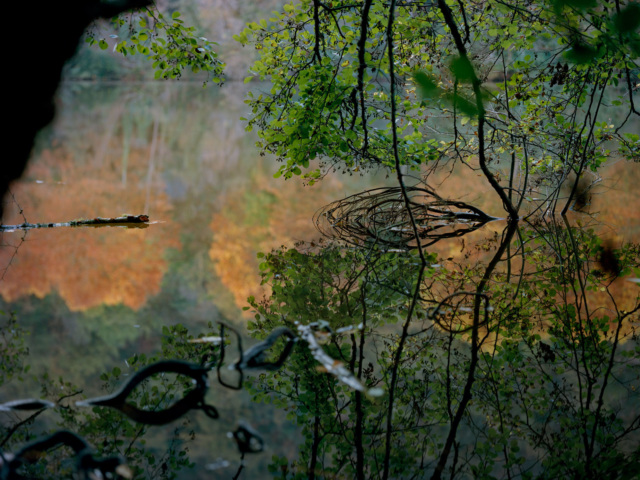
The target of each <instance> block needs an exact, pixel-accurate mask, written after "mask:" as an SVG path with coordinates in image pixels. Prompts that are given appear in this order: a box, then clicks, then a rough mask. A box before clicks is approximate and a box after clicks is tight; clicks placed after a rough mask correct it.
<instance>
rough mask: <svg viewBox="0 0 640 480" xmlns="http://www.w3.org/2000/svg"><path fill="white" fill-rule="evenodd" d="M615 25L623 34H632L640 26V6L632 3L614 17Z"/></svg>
mask: <svg viewBox="0 0 640 480" xmlns="http://www.w3.org/2000/svg"><path fill="white" fill-rule="evenodd" d="M613 25H614V27H615V28H616V30H617V31H618V32H620V33H622V34H625V33H630V32H633V31H635V30H637V29H638V26H640V4H638V3H630V4H629V5H627V6H626V7H625V9H624V10H622V11H621V12H620V13H619V14H617V15H615V16H614V17H613Z"/></svg>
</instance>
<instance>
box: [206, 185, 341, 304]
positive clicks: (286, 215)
mask: <svg viewBox="0 0 640 480" xmlns="http://www.w3.org/2000/svg"><path fill="white" fill-rule="evenodd" d="M282 183H283V182H282V180H277V181H273V180H272V179H270V178H269V177H267V176H265V177H262V176H261V177H259V178H258V179H255V180H254V184H253V185H252V186H250V187H249V188H248V189H246V190H245V191H244V192H237V191H236V192H234V194H233V195H234V197H233V200H232V199H229V203H228V205H227V206H226V208H225V209H224V210H223V212H221V213H218V214H216V215H215V216H214V218H213V221H212V222H211V229H212V230H213V242H212V244H211V249H210V250H209V256H210V257H211V259H212V260H213V261H214V264H215V270H216V273H217V275H218V276H219V277H220V279H221V281H222V283H223V284H224V285H225V286H226V287H227V288H228V289H229V290H230V291H231V292H232V294H233V296H234V299H235V301H236V304H237V305H238V306H241V307H243V306H246V305H247V297H248V296H250V295H253V296H255V297H256V298H260V297H261V296H262V295H263V294H265V293H268V291H267V290H266V289H265V286H262V287H261V286H260V274H259V270H258V263H259V262H258V260H257V258H256V253H257V252H269V251H271V249H273V248H276V247H279V246H281V245H288V246H291V245H292V244H293V243H295V242H296V241H298V240H310V239H313V238H318V237H319V236H320V234H319V233H318V231H317V230H316V229H315V227H314V225H313V222H312V217H313V214H314V213H315V211H316V210H317V209H318V208H319V207H321V206H323V205H325V204H327V203H329V202H330V201H332V200H334V199H335V198H336V197H337V196H338V195H340V196H341V195H343V193H342V190H339V187H340V186H341V184H340V183H339V182H338V181H337V180H334V179H331V178H329V179H327V180H324V181H323V182H322V183H321V184H319V185H317V186H315V187H303V186H302V185H301V184H300V183H294V181H288V182H287V183H286V184H284V185H283V184H282ZM258 185H259V186H258ZM338 192H340V193H338ZM243 196H244V198H243ZM256 206H257V207H259V209H258V211H255V210H256V209H255V208H253V207H256Z"/></svg>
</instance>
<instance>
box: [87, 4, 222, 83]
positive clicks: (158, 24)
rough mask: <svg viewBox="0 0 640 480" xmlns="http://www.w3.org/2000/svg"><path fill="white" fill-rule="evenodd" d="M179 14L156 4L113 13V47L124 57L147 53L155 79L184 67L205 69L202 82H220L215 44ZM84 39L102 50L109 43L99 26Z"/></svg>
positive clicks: (177, 74)
mask: <svg viewBox="0 0 640 480" xmlns="http://www.w3.org/2000/svg"><path fill="white" fill-rule="evenodd" d="M179 17H180V13H179V12H173V13H172V14H171V16H170V17H169V18H167V17H166V16H165V15H163V14H162V13H160V11H159V10H158V9H157V7H155V6H153V7H147V8H143V9H140V10H134V11H132V12H127V13H125V14H122V15H120V16H117V17H114V18H113V19H112V20H111V23H112V27H113V28H114V29H115V30H116V31H117V32H118V33H119V34H118V35H116V34H111V35H109V37H110V38H111V39H113V41H114V42H115V44H114V46H113V51H114V52H119V53H121V54H122V55H123V56H125V57H126V56H128V55H137V54H140V55H143V56H145V57H147V58H148V59H149V60H151V61H153V65H152V68H153V69H154V70H155V75H154V76H155V78H156V79H160V78H162V79H165V80H166V79H170V78H171V79H176V78H177V79H180V77H181V76H182V72H183V70H184V69H186V68H190V69H191V71H192V72H193V73H198V72H200V71H203V72H207V79H206V81H205V85H206V83H207V82H209V81H212V82H214V83H218V84H220V85H221V84H222V83H223V82H224V78H222V77H221V75H222V71H223V69H224V63H222V62H220V61H219V60H218V54H217V53H216V52H214V51H213V47H214V46H215V45H217V44H216V43H215V42H211V41H209V40H207V39H206V38H204V37H199V36H197V34H196V27H189V26H186V25H185V24H184V21H183V20H181V19H180V18H179ZM123 36H124V38H121V37H123ZM86 42H87V43H88V44H89V45H98V46H99V47H100V48H101V49H102V50H106V49H107V48H108V47H109V43H108V42H107V40H106V39H105V38H103V37H101V36H100V32H99V30H98V27H95V28H94V29H91V30H89V31H87V36H86Z"/></svg>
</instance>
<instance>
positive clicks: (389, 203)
mask: <svg viewBox="0 0 640 480" xmlns="http://www.w3.org/2000/svg"><path fill="white" fill-rule="evenodd" d="M406 189H407V193H408V194H409V195H410V197H411V201H410V205H411V209H412V212H413V217H414V219H415V221H416V226H417V231H418V239H416V235H415V233H414V230H413V228H412V225H411V220H410V217H409V215H408V213H407V208H406V207H405V202H404V200H403V198H402V191H401V189H400V187H385V188H375V189H372V190H366V191H364V192H361V193H357V194H355V195H351V196H350V197H347V198H345V199H343V200H337V201H335V202H333V203H330V204H329V205H327V206H325V207H324V208H322V209H321V210H319V211H318V212H317V213H316V215H315V216H314V222H315V225H316V228H317V229H318V230H319V231H320V233H322V234H323V235H324V236H326V237H328V238H331V239H334V240H342V241H344V242H346V243H348V244H351V245H359V246H361V245H371V244H375V245H378V246H379V247H381V248H386V249H389V250H392V251H394V250H395V251H406V250H408V249H410V248H415V247H416V246H417V243H418V241H419V242H420V244H421V245H422V246H423V247H426V246H429V245H432V244H434V243H436V242H438V241H439V240H442V239H444V238H452V237H461V236H463V235H466V234H467V233H469V232H472V231H474V230H476V229H478V228H480V227H482V226H483V225H485V224H486V223H487V222H489V221H492V220H495V218H494V217H491V216H489V215H487V214H486V213H484V212H483V211H482V210H480V209H479V208H476V207H474V206H472V205H469V204H467V203H464V202H457V201H452V200H446V199H443V198H442V197H440V196H439V195H438V194H437V193H435V192H434V191H433V190H431V189H430V188H428V187H427V186H419V187H418V186H416V187H406Z"/></svg>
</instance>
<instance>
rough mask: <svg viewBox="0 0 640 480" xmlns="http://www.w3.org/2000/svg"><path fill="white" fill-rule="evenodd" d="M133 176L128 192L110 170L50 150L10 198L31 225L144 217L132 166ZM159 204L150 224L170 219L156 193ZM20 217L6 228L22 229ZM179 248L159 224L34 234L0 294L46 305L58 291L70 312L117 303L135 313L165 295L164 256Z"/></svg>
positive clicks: (5, 251)
mask: <svg viewBox="0 0 640 480" xmlns="http://www.w3.org/2000/svg"><path fill="white" fill-rule="evenodd" d="M147 155H148V154H147ZM135 160H137V162H136V161H135ZM130 161H131V164H132V165H133V166H135V163H138V164H140V163H142V164H144V163H145V162H146V161H147V160H146V159H145V155H144V154H142V155H140V154H138V155H135V154H134V152H132V155H131V156H130ZM105 167H106V168H105ZM131 170H132V172H131V174H130V176H131V177H132V178H131V181H130V183H129V184H130V185H134V188H128V189H127V188H123V187H122V186H121V183H120V182H119V172H117V171H115V169H113V168H109V166H108V165H107V166H105V165H94V166H91V165H88V166H87V165H84V166H77V165H74V162H73V161H72V160H71V158H70V157H69V156H68V155H65V154H64V152H63V151H62V150H61V149H57V150H54V151H45V152H43V153H42V154H41V156H40V158H38V159H36V160H35V161H34V162H32V166H31V168H30V169H29V171H28V172H27V173H26V175H25V181H23V182H22V183H18V184H16V185H14V186H13V191H14V194H15V195H16V198H17V199H19V202H20V203H21V206H22V207H23V208H24V210H25V214H26V215H27V219H28V220H29V221H30V222H31V223H36V222H63V221H69V220H73V219H76V218H93V217H95V216H114V215H119V214H122V213H132V214H141V213H143V212H142V210H143V208H144V205H145V194H146V192H145V188H144V186H143V187H142V188H141V187H140V185H139V184H138V180H139V178H140V177H142V175H135V171H136V170H135V168H133V167H132V169H131ZM141 170H143V169H141ZM136 177H137V178H136ZM35 179H37V180H39V181H41V182H42V183H36V182H35ZM58 182H64V184H62V183H58ZM154 197H155V198H154V199H153V201H152V202H151V203H150V210H151V216H152V220H154V217H155V218H159V217H160V218H166V217H167V216H168V211H169V205H168V202H167V201H166V198H165V197H164V196H163V195H158V194H155V195H154ZM15 213H16V212H14V216H13V217H12V218H9V219H7V220H6V221H5V223H21V222H22V219H21V217H19V215H18V216H16V215H15ZM22 236H23V232H21V231H16V232H14V233H5V234H4V235H3V237H4V238H3V242H2V243H3V244H7V243H9V244H14V245H15V244H17V243H19V242H20V238H21V237H22ZM178 245H179V244H178V240H177V234H176V233H175V232H174V230H173V229H169V228H167V227H166V226H164V225H162V224H160V225H151V226H149V227H148V228H144V229H138V228H132V229H126V228H122V227H120V228H117V227H99V228H96V227H78V228H68V227H61V228H53V229H36V230H31V231H29V232H28V233H27V235H26V240H25V242H24V243H23V244H22V245H21V246H20V249H19V251H18V254H17V255H16V257H15V258H14V259H13V262H12V265H11V267H10V268H9V269H8V270H7V272H6V274H5V277H4V280H3V281H2V282H0V294H1V295H2V296H3V298H4V299H5V300H7V301H14V300H16V299H18V298H20V297H22V296H25V295H30V294H33V295H36V296H37V297H39V298H42V297H44V296H46V295H47V294H49V293H51V292H52V291H53V290H56V291H58V293H59V294H60V295H61V297H62V298H64V300H65V301H66V303H67V305H68V306H69V308H70V309H71V310H85V309H87V308H91V307H94V306H97V305H100V304H106V305H115V304H120V303H122V304H125V305H127V306H128V307H131V308H134V309H137V308H140V307H141V306H142V305H144V304H145V302H146V300H147V298H148V297H149V296H151V295H154V294H157V293H158V292H159V291H160V286H161V281H162V277H163V275H164V272H165V271H166V269H167V262H166V260H165V259H164V249H166V248H167V247H171V246H172V247H177V246H178ZM13 252H14V251H13V249H11V248H2V249H0V265H1V266H2V268H4V266H6V265H7V264H8V263H9V260H10V258H11V256H12V255H13Z"/></svg>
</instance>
